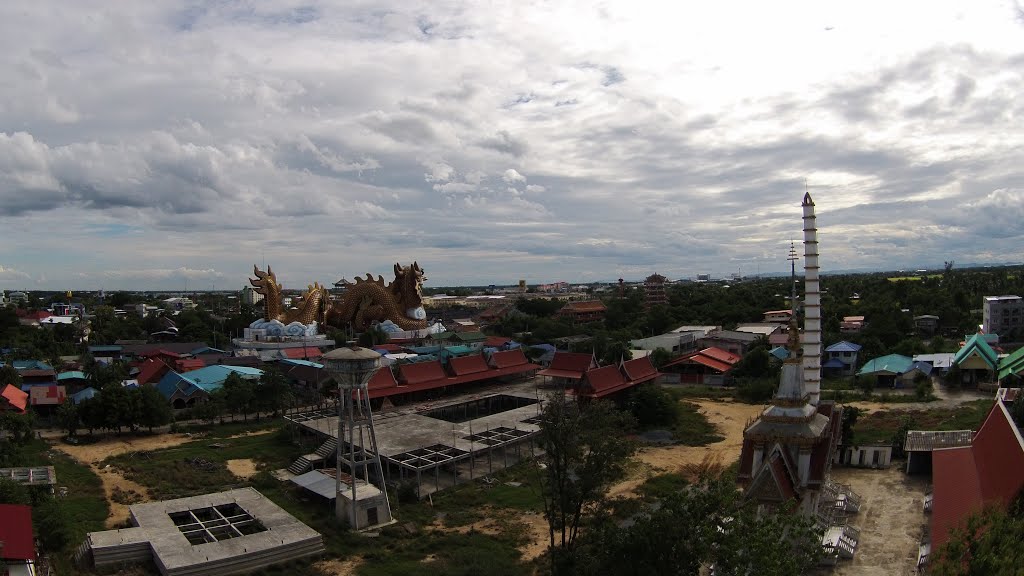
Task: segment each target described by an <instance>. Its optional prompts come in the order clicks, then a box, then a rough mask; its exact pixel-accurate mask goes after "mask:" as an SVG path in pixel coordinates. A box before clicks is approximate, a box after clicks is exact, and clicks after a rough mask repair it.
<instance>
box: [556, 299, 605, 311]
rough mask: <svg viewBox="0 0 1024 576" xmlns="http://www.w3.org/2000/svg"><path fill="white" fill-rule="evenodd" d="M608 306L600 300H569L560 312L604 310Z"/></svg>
mask: <svg viewBox="0 0 1024 576" xmlns="http://www.w3.org/2000/svg"><path fill="white" fill-rule="evenodd" d="M607 309H608V307H607V306H605V305H604V302H601V301H600V300H587V301H586V302H568V303H566V305H565V306H562V309H561V310H559V312H604V311H605V310H607Z"/></svg>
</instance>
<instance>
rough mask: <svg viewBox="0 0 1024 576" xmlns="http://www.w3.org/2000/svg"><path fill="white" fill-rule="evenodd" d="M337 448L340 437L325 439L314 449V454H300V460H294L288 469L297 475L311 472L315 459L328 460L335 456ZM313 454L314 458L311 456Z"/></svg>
mask: <svg viewBox="0 0 1024 576" xmlns="http://www.w3.org/2000/svg"><path fill="white" fill-rule="evenodd" d="M337 449H338V439H337V438H333V437H332V438H328V439H327V440H326V441H324V443H323V444H321V445H320V446H319V447H317V449H316V451H314V452H313V453H312V454H305V455H302V456H299V458H298V460H296V461H295V462H292V464H291V466H289V467H288V471H289V472H291V473H292V474H295V475H296V476H298V475H300V474H305V473H306V472H309V470H310V469H311V468H312V467H313V461H314V460H315V461H317V462H323V461H325V460H328V459H330V458H331V457H333V456H334V454H335V451H336V450H337ZM311 456H312V457H313V458H310V457H311Z"/></svg>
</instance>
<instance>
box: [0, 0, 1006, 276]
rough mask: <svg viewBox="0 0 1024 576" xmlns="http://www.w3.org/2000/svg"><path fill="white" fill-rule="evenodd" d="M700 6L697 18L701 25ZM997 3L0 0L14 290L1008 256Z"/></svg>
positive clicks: (2, 151)
mask: <svg viewBox="0 0 1024 576" xmlns="http://www.w3.org/2000/svg"><path fill="white" fill-rule="evenodd" d="M697 6H700V7H697ZM1021 94H1024V6H1022V5H1020V4H1015V3H1013V2H1012V1H1010V2H990V1H987V0H978V1H974V2H962V1H952V2H941V1H934V0H933V1H929V2H894V1H892V0H885V1H882V2H874V1H860V2H851V1H846V2H829V1H820V0H816V1H810V2H759V1H758V2H755V1H750V2H747V1H744V2H738V1H728V0H723V1H718V2H713V3H712V2H701V3H696V2H664V1H661V0H659V1H653V2H648V1H645V0H614V1H610V2H591V1H583V2H560V1H551V2H528V1H524V0H515V1H512V2H502V1H500V0H493V1H487V2H480V1H468V2H460V1H456V0H452V1H444V0H431V1H429V2H416V1H414V0H397V1H395V0H373V1H368V2H359V1H346V2H329V1H324V2H317V1H314V0H308V1H303V2H289V1H283V0H282V1H270V2H246V1H237V2H236V1H230V0H221V1H206V0H203V1H199V0H197V1H194V2H172V1H164V2H112V1H109V0H105V1H85V0H76V1H75V2H67V1H56V0H54V1H51V0H31V1H29V0H18V1H14V2H2V3H0V230H2V233H0V288H7V289H16V288H26V289H66V288H71V289H78V290H94V289H98V288H105V289H107V290H113V289H170V290H181V289H184V288H185V287H186V286H187V288H188V289H203V288H209V287H213V286H215V287H216V288H217V289H226V288H235V287H241V286H242V285H243V283H244V282H245V279H246V278H247V276H249V275H250V274H251V271H252V266H253V264H261V265H262V263H264V262H266V263H269V264H270V265H272V266H273V268H274V270H275V272H277V274H278V278H279V279H280V280H282V281H283V282H284V283H285V285H286V286H294V287H297V286H299V285H300V284H301V285H305V284H306V283H309V282H312V281H314V280H318V281H320V282H327V283H330V282H333V281H335V280H337V279H338V278H340V277H342V276H345V277H348V278H352V277H353V276H355V275H357V274H363V273H365V272H368V271H373V272H374V273H380V274H384V275H385V276H387V275H388V273H389V271H390V270H391V267H392V265H393V264H394V262H396V261H401V262H403V263H406V262H411V261H412V260H414V259H415V260H418V261H419V263H420V264H421V265H422V266H423V267H424V268H425V269H426V271H427V276H428V277H429V279H430V280H429V284H428V285H434V286H442V285H456V284H482V283H499V284H506V283H514V282H516V281H517V280H518V279H520V278H524V279H526V280H527V281H528V282H530V283H540V282H551V281H555V280H566V281H587V280H610V279H615V278H618V277H620V276H621V277H625V278H627V279H639V278H642V277H644V276H646V275H647V274H649V273H652V272H660V273H661V274H664V275H666V276H668V277H670V278H687V277H693V276H695V275H696V274H697V273H712V274H715V275H727V274H731V273H733V272H737V271H739V270H742V272H743V273H744V274H752V273H755V272H757V271H760V272H768V271H780V270H784V269H785V268H787V265H786V264H787V263H786V252H787V249H788V245H789V241H790V239H791V238H795V239H797V240H799V238H800V227H801V221H800V207H799V204H800V200H801V197H802V196H803V193H804V189H805V186H806V187H807V189H808V190H809V191H810V192H811V194H812V195H813V196H814V199H815V201H816V203H817V206H818V224H819V228H820V240H821V252H822V258H821V260H822V267H823V271H826V272H827V271H828V269H830V268H831V269H839V268H844V269H848V268H861V267H863V268H874V267H917V266H924V265H935V264H939V265H941V263H942V262H943V261H944V260H949V259H955V260H956V261H957V262H995V261H1010V260H1013V261H1017V260H1021V259H1022V258H1021V257H1020V254H1021V247H1022V246H1024V242H1022V241H1024V181H1022V175H1024V156H1022V150H1024V130H1021V125H1022V121H1024V99H1022V98H1021Z"/></svg>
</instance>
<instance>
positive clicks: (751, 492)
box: [746, 444, 800, 504]
mask: <svg viewBox="0 0 1024 576" xmlns="http://www.w3.org/2000/svg"><path fill="white" fill-rule="evenodd" d="M784 454H785V450H784V449H783V448H782V447H781V446H780V445H778V444H776V445H774V446H773V447H772V449H771V451H770V452H769V454H768V457H767V458H766V459H765V461H764V464H763V465H762V466H761V468H760V469H759V470H758V472H757V474H756V475H755V476H754V478H753V479H752V480H751V482H750V485H749V486H748V487H747V490H746V497H747V498H752V499H754V500H756V501H758V502H760V503H773V504H776V503H780V502H786V501H788V500H794V499H797V500H798V499H799V497H800V493H799V490H798V488H797V486H796V483H795V481H794V479H795V476H794V475H793V473H792V472H791V471H790V470H789V467H788V466H787V463H786V461H785V459H786V457H785V456H784Z"/></svg>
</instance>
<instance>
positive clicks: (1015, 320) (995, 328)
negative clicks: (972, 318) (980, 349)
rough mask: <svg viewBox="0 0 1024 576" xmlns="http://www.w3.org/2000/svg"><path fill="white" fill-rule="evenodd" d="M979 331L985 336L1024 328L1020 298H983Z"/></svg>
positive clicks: (1022, 303) (1022, 305)
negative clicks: (985, 334)
mask: <svg viewBox="0 0 1024 576" xmlns="http://www.w3.org/2000/svg"><path fill="white" fill-rule="evenodd" d="M981 314H982V321H981V329H982V331H983V332H985V333H987V334H1006V333H1008V332H1009V331H1010V330H1015V329H1019V328H1020V327H1021V326H1024V299H1022V298H1021V297H1020V296H985V297H984V298H983V299H982V308H981Z"/></svg>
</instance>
